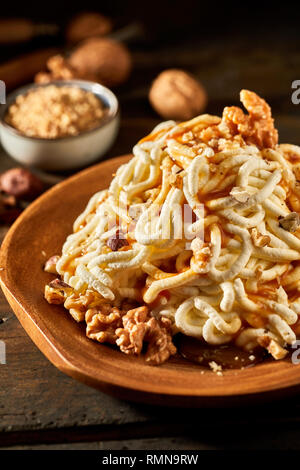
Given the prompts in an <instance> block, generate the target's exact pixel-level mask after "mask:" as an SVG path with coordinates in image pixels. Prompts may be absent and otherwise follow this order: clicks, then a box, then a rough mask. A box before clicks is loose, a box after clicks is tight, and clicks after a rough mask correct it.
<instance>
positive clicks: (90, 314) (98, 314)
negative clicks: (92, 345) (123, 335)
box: [85, 303, 123, 344]
mask: <svg viewBox="0 0 300 470" xmlns="http://www.w3.org/2000/svg"><path fill="white" fill-rule="evenodd" d="M122 315H123V312H122V311H121V310H120V309H118V308H117V307H112V306H111V305H110V304H107V303H103V304H102V305H99V306H98V307H94V308H90V309H89V310H88V311H87V312H86V314H85V321H86V324H87V327H86V335H87V337H88V338H91V339H94V340H96V341H99V343H110V344H115V342H116V339H117V335H116V330H117V328H119V327H120V326H121V325H122Z"/></svg>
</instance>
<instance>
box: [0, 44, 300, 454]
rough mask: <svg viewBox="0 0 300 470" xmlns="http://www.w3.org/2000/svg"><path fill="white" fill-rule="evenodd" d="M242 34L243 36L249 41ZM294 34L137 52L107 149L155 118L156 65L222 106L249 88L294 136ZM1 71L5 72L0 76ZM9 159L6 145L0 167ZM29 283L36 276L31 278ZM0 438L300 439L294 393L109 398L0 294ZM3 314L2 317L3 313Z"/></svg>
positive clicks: (207, 445) (121, 441)
mask: <svg viewBox="0 0 300 470" xmlns="http://www.w3.org/2000/svg"><path fill="white" fill-rule="evenodd" d="M247 41H248V42H247ZM299 50H300V49H299V41H298V40H294V38H293V39H290V40H287V42H286V43H285V44H279V43H276V38H274V37H266V36H264V37H262V40H261V41H260V40H259V38H256V41H255V42H254V43H251V44H249V40H247V39H246V38H244V39H243V38H242V37H241V38H240V40H239V41H235V40H230V39H228V40H227V39H225V40H222V42H220V41H216V42H208V41H206V40H202V41H199V42H197V43H194V42H192V43H190V44H185V45H184V46H182V45H178V44H177V45H174V47H170V46H169V47H168V48H165V49H164V48H160V49H159V50H158V49H153V50H149V49H148V50H147V51H143V50H139V49H137V50H136V51H135V52H134V59H135V68H134V71H133V75H132V78H131V80H130V82H129V83H128V84H127V85H126V86H125V87H124V88H122V89H120V90H119V91H118V95H119V98H120V101H121V106H122V126H121V132H120V136H119V139H118V142H117V143H116V144H115V146H114V148H113V149H112V150H111V151H110V152H109V154H108V157H111V156H116V155H120V154H122V153H128V151H129V150H130V149H131V148H132V146H133V145H134V143H135V142H136V141H137V139H138V138H140V137H141V136H143V135H144V134H146V133H147V132H149V131H150V130H151V128H152V127H153V126H154V125H155V124H156V123H158V122H159V119H158V117H157V116H156V115H155V113H154V112H153V111H152V110H151V108H150V105H149V104H148V102H147V88H148V86H149V83H150V81H151V80H152V78H154V76H155V75H156V73H157V72H159V71H160V70H162V69H163V68H166V67H170V66H172V67H183V68H186V69H188V70H190V71H192V72H194V73H195V74H196V75H197V76H198V77H199V78H201V80H202V82H203V83H204V85H205V86H206V88H207V90H208V94H209V97H210V101H209V105H208V110H207V111H208V112H210V113H217V114H219V113H220V112H221V110H222V108H223V106H224V105H225V104H231V103H234V104H236V103H237V100H238V91H239V90H240V89H241V88H243V87H244V88H250V89H253V90H256V91H258V92H259V93H261V94H262V95H263V96H265V97H267V98H268V99H269V100H270V102H271V103H272V105H273V108H274V111H275V115H276V116H277V117H278V126H279V129H280V132H281V136H282V138H281V141H289V142H293V143H297V144H300V133H299V127H300V126H299V123H300V119H299V116H300V113H299V111H300V107H297V106H294V105H292V103H291V99H290V95H291V82H292V81H293V80H295V79H297V78H298V79H299V78H300V53H299ZM0 78H1V77H0ZM14 165H15V164H14V163H13V162H12V161H11V160H10V159H8V158H7V157H6V156H4V154H3V153H2V154H1V155H0V170H1V171H3V169H5V168H8V167H11V166H14ZM33 282H34V280H33ZM0 319H3V321H2V322H1V323H0V340H3V341H5V343H6V347H7V364H6V365H0V446H1V447H2V448H7V447H10V448H23V449H24V448H34V449H41V448H47V449H82V448H85V449H137V448H140V449H177V450H179V449H249V448H251V449H260V448H261V449H264V448H273V447H274V448H278V449H279V448H284V449H297V448H299V447H300V405H299V404H298V398H297V397H295V398H293V399H289V400H286V401H284V402H282V403H280V404H278V403H268V404H266V405H264V406H259V407H258V406H257V407H253V408H250V407H249V408H242V409H219V410H208V409H203V410H180V409H179V410H178V409H170V408H168V407H167V403H166V407H164V408H155V407H150V406H145V405H136V404H131V403H127V402H122V401H119V400H117V399H114V398H111V397H109V396H107V395H105V394H103V393H100V392H98V391H96V390H93V389H91V388H89V387H87V386H85V385H82V384H80V383H78V382H76V381H75V380H72V379H70V378H69V377H67V376H65V375H63V374H62V373H61V372H60V371H58V370H57V369H56V368H55V367H54V366H52V364H50V363H49V362H48V360H47V359H45V357H44V356H43V355H42V354H41V353H40V351H39V350H38V349H37V348H36V347H35V346H34V344H33V343H32V342H31V340H30V339H29V338H28V336H27V335H26V333H25V332H24V330H23V329H22V327H21V326H20V324H19V322H18V320H17V319H16V317H15V316H14V315H13V313H12V312H11V310H10V308H9V306H8V304H7V302H6V300H5V299H4V297H3V295H1V296H0ZM0 321H1V320H0Z"/></svg>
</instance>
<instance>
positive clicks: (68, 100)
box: [5, 85, 105, 139]
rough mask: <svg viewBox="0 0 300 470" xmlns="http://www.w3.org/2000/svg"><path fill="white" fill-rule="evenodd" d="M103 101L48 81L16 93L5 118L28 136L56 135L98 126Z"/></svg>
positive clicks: (47, 137)
mask: <svg viewBox="0 0 300 470" xmlns="http://www.w3.org/2000/svg"><path fill="white" fill-rule="evenodd" d="M104 113H105V110H104V106H103V103H102V102H101V101H100V100H99V99H98V98H97V97H96V96H95V95H94V94H93V93H91V92H88V91H85V90H82V89H80V88H77V87H69V86H62V87H58V86H55V85H49V86H45V87H41V88H36V89H33V90H30V91H29V92H28V93H26V94H25V95H20V96H18V97H17V99H16V101H15V102H14V103H13V104H12V105H11V106H10V107H9V109H8V113H7V115H6V117H5V121H6V122H7V123H8V124H10V125H11V126H13V127H14V128H16V129H17V130H18V131H20V132H22V134H24V135H26V136H28V137H39V138H43V139H56V138H58V137H66V136H71V135H77V134H79V133H80V132H84V131H87V130H90V129H93V128H95V127H97V126H98V125H99V123H100V121H101V120H102V119H103V117H104Z"/></svg>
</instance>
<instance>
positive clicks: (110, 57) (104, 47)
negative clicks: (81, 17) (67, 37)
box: [68, 38, 131, 87]
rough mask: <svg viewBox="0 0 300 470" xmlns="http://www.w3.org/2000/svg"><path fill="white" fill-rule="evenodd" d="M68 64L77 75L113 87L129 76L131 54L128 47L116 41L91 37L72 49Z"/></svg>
mask: <svg viewBox="0 0 300 470" xmlns="http://www.w3.org/2000/svg"><path fill="white" fill-rule="evenodd" d="M68 64H69V65H70V66H71V67H72V68H73V69H74V70H75V74H76V73H77V74H78V76H80V77H85V78H86V79H90V80H94V81H97V82H100V83H102V84H103V85H106V86H109V87H110V86H111V87H113V86H117V85H120V84H121V83H123V82H124V81H126V80H127V78H128V77H129V74H130V71H131V56H130V54H129V51H128V49H127V48H126V47H125V46H124V45H123V44H121V43H119V42H117V41H113V40H111V39H105V38H91V39H87V40H86V41H84V42H83V43H82V44H81V45H79V46H78V47H77V48H76V49H75V50H74V52H73V53H72V54H71V55H70V57H69V59H68Z"/></svg>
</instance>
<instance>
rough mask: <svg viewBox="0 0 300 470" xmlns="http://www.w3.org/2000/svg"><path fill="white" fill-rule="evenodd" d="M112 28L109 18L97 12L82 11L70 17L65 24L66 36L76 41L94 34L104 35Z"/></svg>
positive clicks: (72, 41) (70, 40)
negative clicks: (66, 24)
mask: <svg viewBox="0 0 300 470" xmlns="http://www.w3.org/2000/svg"><path fill="white" fill-rule="evenodd" d="M111 30H112V23H111V20H110V19H109V18H107V17H106V16H104V15H101V13H97V12H89V11H87V12H82V13H79V14H78V15H76V16H75V17H74V18H72V19H71V21H70V23H69V24H68V26H67V30H66V38H67V41H69V42H71V43H78V42H80V41H83V40H84V39H88V38H91V37H94V36H106V35H107V34H109V33H110V32H111Z"/></svg>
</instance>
